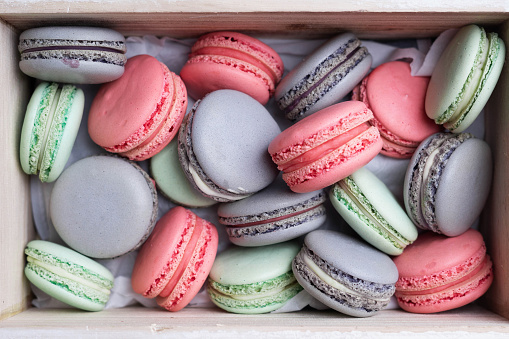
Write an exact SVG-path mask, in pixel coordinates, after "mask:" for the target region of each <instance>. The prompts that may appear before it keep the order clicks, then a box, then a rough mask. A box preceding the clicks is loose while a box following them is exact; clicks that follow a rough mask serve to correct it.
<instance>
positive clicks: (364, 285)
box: [293, 244, 395, 314]
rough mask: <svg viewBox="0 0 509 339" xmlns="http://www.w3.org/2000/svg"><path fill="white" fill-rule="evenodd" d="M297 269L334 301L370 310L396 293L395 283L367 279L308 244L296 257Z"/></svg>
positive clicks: (375, 309) (368, 311)
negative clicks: (324, 255)
mask: <svg viewBox="0 0 509 339" xmlns="http://www.w3.org/2000/svg"><path fill="white" fill-rule="evenodd" d="M293 265H294V269H295V270H296V271H297V272H299V274H300V276H301V277H302V278H303V279H304V280H305V281H306V282H307V283H309V284H310V285H311V286H313V287H314V288H316V289H317V290H318V291H320V292H321V293H323V294H324V295H326V296H327V297H329V298H331V299H332V300H333V301H334V302H338V303H339V304H341V305H345V306H346V307H349V308H355V309H361V310H363V311H364V312H367V313H368V314H370V313H374V312H377V311H379V310H381V309H383V308H384V307H385V306H387V304H388V303H389V301H390V298H391V296H392V295H393V294H394V290H395V286H394V284H380V283H376V282H371V281H364V280H362V279H359V278H356V277H354V276H352V275H350V274H348V273H346V272H342V271H341V270H339V269H337V268H335V267H333V266H332V265H331V264H329V263H328V262H326V261H325V260H323V259H322V258H320V257H318V255H316V254H315V253H314V252H313V251H312V250H311V249H310V248H308V247H307V246H306V245H305V244H304V245H303V247H302V249H301V251H300V252H299V254H297V256H296V257H295V259H294V262H293Z"/></svg>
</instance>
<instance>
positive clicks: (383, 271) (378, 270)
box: [304, 230, 398, 284]
mask: <svg viewBox="0 0 509 339" xmlns="http://www.w3.org/2000/svg"><path fill="white" fill-rule="evenodd" d="M304 243H305V244H306V246H307V247H308V248H309V249H310V250H312V251H313V252H314V253H315V254H316V255H317V256H319V257H320V258H322V259H323V260H325V261H327V262H328V263H329V264H330V265H332V266H333V267H334V268H336V269H338V270H340V271H342V272H344V273H346V274H349V275H351V276H353V277H356V278H358V279H362V280H365V281H367V282H374V283H379V284H394V283H396V281H397V280H398V270H397V269H396V266H394V263H393V261H392V260H391V258H390V257H389V256H388V255H386V254H384V253H382V252H380V251H378V250H377V249H375V248H373V247H372V246H370V245H368V244H366V243H364V242H362V241H359V240H357V239H355V238H352V237H349V236H346V235H344V234H341V233H339V232H335V231H330V230H316V231H313V232H311V233H309V234H308V235H307V236H306V238H305V239H304Z"/></svg>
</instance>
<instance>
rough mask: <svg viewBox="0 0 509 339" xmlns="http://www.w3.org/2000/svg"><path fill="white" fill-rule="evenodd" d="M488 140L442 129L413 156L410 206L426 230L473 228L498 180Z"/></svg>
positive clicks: (408, 185) (409, 175)
mask: <svg viewBox="0 0 509 339" xmlns="http://www.w3.org/2000/svg"><path fill="white" fill-rule="evenodd" d="M492 168H493V165H492V158H491V150H490V148H489V146H488V144H487V143H486V142H485V141H483V140H481V139H477V138H475V137H474V136H473V135H471V134H469V133H459V134H453V133H437V134H433V135H432V136H430V137H429V138H427V139H426V140H424V141H423V142H422V143H421V144H420V145H419V147H418V148H417V150H416V152H415V153H414V155H413V157H412V159H411V160H410V163H409V166H408V168H407V172H406V175H405V182H404V190H405V191H404V192H403V197H404V202H405V208H406V210H407V213H408V215H409V216H410V218H411V219H412V221H413V222H414V223H415V224H416V225H417V226H418V227H419V228H422V229H426V230H431V231H433V232H437V233H441V234H444V235H447V236H451V237H452V236H457V235H460V234H462V233H463V232H465V231H466V230H468V229H469V228H470V227H471V226H472V224H473V223H474V222H475V220H476V219H477V217H478V216H479V215H480V213H481V211H482V209H483V207H484V204H485V202H486V200H487V197H488V194H489V190H490V186H491V179H492Z"/></svg>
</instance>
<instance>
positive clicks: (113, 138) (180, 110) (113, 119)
mask: <svg viewBox="0 0 509 339" xmlns="http://www.w3.org/2000/svg"><path fill="white" fill-rule="evenodd" d="M186 108H187V94H186V87H185V85H184V83H183V82H182V80H181V79H180V77H179V76H178V75H176V74H175V73H173V72H171V71H170V70H169V69H168V67H166V65H164V64H163V63H162V62H160V61H158V60H157V59H156V58H154V57H153V56H150V55H137V56H134V57H132V58H129V60H128V61H127V64H126V66H125V72H124V74H123V75H122V77H120V78H119V79H117V80H115V81H112V82H109V83H107V84H104V85H102V86H101V88H99V91H98V92H97V94H96V96H95V97H94V101H93V102H92V105H91V107H90V112H89V116H88V133H89V135H90V138H92V140H93V141H94V142H95V143H96V144H98V145H99V146H101V147H102V148H104V149H105V150H107V151H108V152H112V153H118V154H120V155H121V156H123V157H127V158H129V159H130V160H136V161H141V160H145V159H148V158H150V157H152V156H153V155H155V154H157V153H158V152H159V151H161V150H162V149H163V148H164V147H165V146H166V145H167V144H168V143H169V142H170V141H171V139H173V137H174V136H175V135H176V134H177V132H178V130H179V127H180V124H181V123H182V119H183V118H184V115H185V113H186Z"/></svg>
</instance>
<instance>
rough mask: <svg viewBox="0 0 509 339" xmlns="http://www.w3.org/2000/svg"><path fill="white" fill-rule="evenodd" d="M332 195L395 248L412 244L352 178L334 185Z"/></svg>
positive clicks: (402, 247) (401, 248)
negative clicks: (378, 209)
mask: <svg viewBox="0 0 509 339" xmlns="http://www.w3.org/2000/svg"><path fill="white" fill-rule="evenodd" d="M332 194H334V196H335V197H336V199H337V200H338V201H339V202H340V203H341V204H343V205H344V206H346V207H347V208H348V209H349V210H350V211H352V212H354V213H355V214H356V215H357V216H358V218H359V219H361V220H362V221H364V223H365V224H366V225H367V226H368V227H370V228H371V229H372V230H373V231H375V232H376V233H378V234H380V235H381V236H382V237H384V238H385V239H387V240H388V241H389V242H390V243H391V244H392V245H393V246H394V247H395V248H397V249H400V250H403V249H404V248H405V247H407V246H408V245H410V244H411V243H412V241H410V240H409V239H407V238H405V237H404V236H403V235H402V234H401V233H399V232H398V231H397V230H396V229H395V228H394V227H392V226H391V225H390V224H389V222H387V220H386V219H385V218H384V217H383V216H382V215H381V214H380V212H378V211H377V209H376V208H375V207H374V206H373V205H372V204H371V203H370V202H369V199H368V198H367V197H366V196H365V195H364V193H362V191H361V190H360V188H359V186H358V185H357V184H356V183H355V181H354V180H353V179H352V178H351V177H350V176H348V177H346V178H345V179H342V180H341V181H339V182H338V183H337V184H336V185H334V188H333V191H332Z"/></svg>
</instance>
